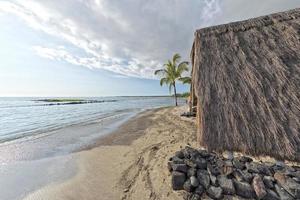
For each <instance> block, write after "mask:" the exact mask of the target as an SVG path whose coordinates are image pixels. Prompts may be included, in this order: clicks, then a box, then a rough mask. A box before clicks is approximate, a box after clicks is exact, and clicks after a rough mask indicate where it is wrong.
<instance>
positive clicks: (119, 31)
mask: <svg viewBox="0 0 300 200" xmlns="http://www.w3.org/2000/svg"><path fill="white" fill-rule="evenodd" d="M297 7H300V0H251V1H249V0H184V1H182V0H127V1H124V0H64V1H61V0H11V1H9V0H0V27H1V29H0V45H1V46H0V96H122V95H126V96H127V95H128V96H134V95H167V94H168V93H169V89H168V87H160V86H159V81H158V77H155V76H154V74H153V73H154V71H155V70H156V69H160V68H162V66H163V64H164V63H165V62H166V61H167V60H168V59H169V58H171V57H172V55H173V54H174V53H180V54H181V56H182V60H187V61H189V54H190V50H191V46H192V42H193V39H194V32H195V30H196V29H199V28H203V27H208V26H211V25H218V24H223V23H228V22H233V21H239V20H244V19H248V18H252V17H257V16H261V15H265V14H270V13H273V12H279V11H285V10H289V9H292V8H297ZM188 90H189V86H187V85H182V84H178V91H179V92H186V91H188Z"/></svg>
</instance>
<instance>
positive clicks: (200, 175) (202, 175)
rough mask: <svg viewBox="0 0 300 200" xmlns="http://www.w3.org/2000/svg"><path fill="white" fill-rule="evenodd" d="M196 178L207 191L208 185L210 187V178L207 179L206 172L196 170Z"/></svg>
mask: <svg viewBox="0 0 300 200" xmlns="http://www.w3.org/2000/svg"><path fill="white" fill-rule="evenodd" d="M197 178H198V181H199V183H200V184H201V185H202V186H203V187H204V188H205V189H208V187H209V185H210V178H209V174H208V172H207V171H205V170H201V169H200V170H198V171H197Z"/></svg>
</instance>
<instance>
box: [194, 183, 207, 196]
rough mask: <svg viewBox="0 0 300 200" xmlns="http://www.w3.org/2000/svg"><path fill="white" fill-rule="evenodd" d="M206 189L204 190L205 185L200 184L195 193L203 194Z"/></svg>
mask: <svg viewBox="0 0 300 200" xmlns="http://www.w3.org/2000/svg"><path fill="white" fill-rule="evenodd" d="M204 191H205V190H204V187H203V186H202V185H199V186H198V187H197V188H196V189H195V191H194V193H195V194H198V195H200V196H201V195H202V194H203V193H204Z"/></svg>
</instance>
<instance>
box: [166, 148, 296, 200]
mask: <svg viewBox="0 0 300 200" xmlns="http://www.w3.org/2000/svg"><path fill="white" fill-rule="evenodd" d="M168 169H169V171H170V172H171V174H172V183H171V184H172V188H173V189H174V190H185V191H186V195H185V199H186V200H199V199H226V200H227V199H228V200H234V199H236V200H237V199H263V200H280V199H285V200H295V199H300V167H299V166H288V165H285V164H284V163H282V162H277V163H266V162H265V163H263V162H255V161H253V160H252V159H251V158H250V157H246V156H241V157H233V156H232V157H229V158H224V157H223V156H219V155H217V154H216V153H209V152H207V151H206V150H197V149H193V148H191V147H186V148H185V149H183V150H181V151H178V152H176V154H175V156H173V157H171V158H170V160H169V162H168Z"/></svg>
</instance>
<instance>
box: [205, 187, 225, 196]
mask: <svg viewBox="0 0 300 200" xmlns="http://www.w3.org/2000/svg"><path fill="white" fill-rule="evenodd" d="M206 192H207V194H208V196H210V197H211V198H213V199H221V198H222V188H220V187H215V186H210V187H209V188H208V190H207V191H206Z"/></svg>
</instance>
